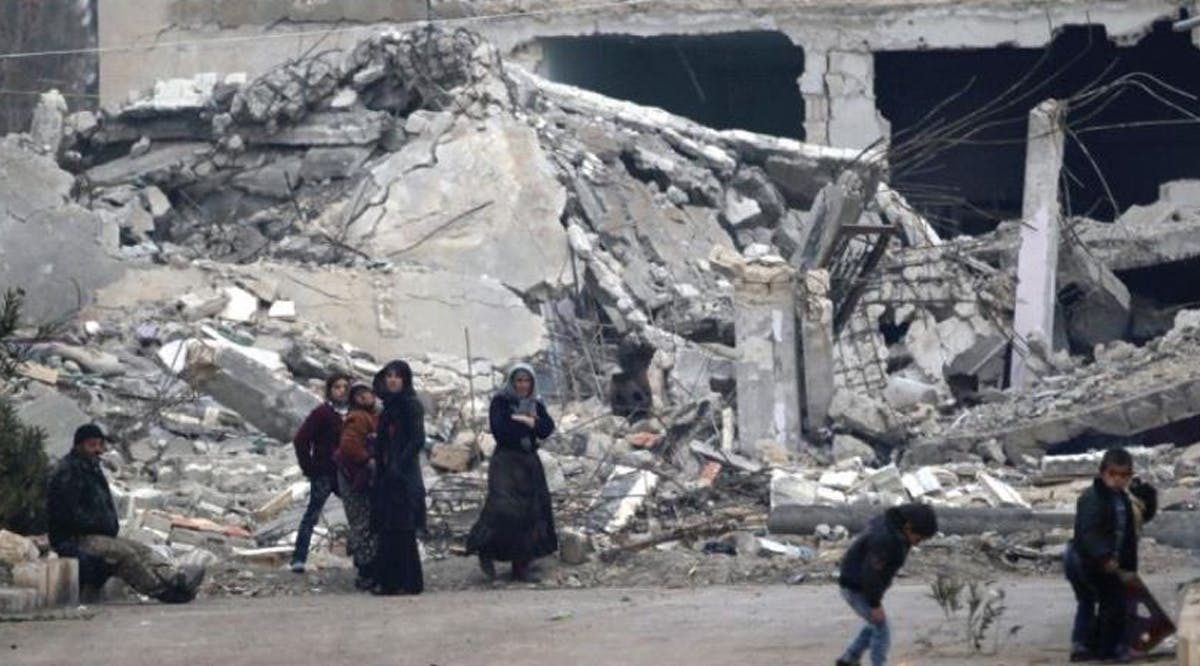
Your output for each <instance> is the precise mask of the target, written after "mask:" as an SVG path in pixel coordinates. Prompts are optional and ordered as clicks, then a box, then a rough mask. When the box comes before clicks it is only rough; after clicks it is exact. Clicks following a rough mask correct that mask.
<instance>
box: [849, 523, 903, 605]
mask: <svg viewBox="0 0 1200 666" xmlns="http://www.w3.org/2000/svg"><path fill="white" fill-rule="evenodd" d="M903 526H904V517H903V516H902V515H901V514H900V511H899V510H898V509H896V508H891V509H888V510H887V511H885V512H884V514H883V515H882V516H879V517H877V518H875V519H874V520H872V521H871V524H870V525H869V526H868V527H867V531H866V532H864V533H863V534H861V535H859V537H858V538H857V539H855V540H854V543H853V544H851V545H850V549H849V550H847V551H846V554H845V556H843V557H842V569H841V574H840V575H839V576H838V584H839V585H841V586H842V587H844V588H846V589H848V590H851V591H854V592H858V593H859V594H861V595H863V597H864V598H865V599H866V600H867V603H868V604H870V605H871V608H878V607H879V606H880V604H881V603H882V602H883V593H884V592H886V591H887V589H888V588H889V587H891V585H892V579H893V578H895V577H896V572H897V571H899V570H900V567H902V566H904V560H906V559H907V558H908V550H909V548H910V546H909V543H908V539H906V538H905V537H904V532H902V531H901V530H902V528H903Z"/></svg>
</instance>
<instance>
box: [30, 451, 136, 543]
mask: <svg viewBox="0 0 1200 666" xmlns="http://www.w3.org/2000/svg"><path fill="white" fill-rule="evenodd" d="M46 503H47V509H48V513H49V516H48V521H49V531H50V545H51V546H52V547H53V548H54V550H55V551H56V552H58V553H59V554H60V555H63V556H67V557H75V556H77V550H76V548H77V541H78V539H79V537H81V536H85V535H88V534H101V535H104V536H110V537H115V536H117V530H119V529H120V525H119V524H118V523H117V508H116V506H114V505H113V500H112V494H111V493H109V490H108V480H107V479H105V478H104V473H103V472H101V471H100V461H99V460H98V459H96V458H90V457H88V456H85V455H82V454H80V453H77V452H75V451H72V452H71V453H68V454H67V455H65V456H63V458H62V460H59V461H58V463H56V464H55V465H54V468H53V469H52V470H51V471H50V479H49V483H48V486H47V493H46Z"/></svg>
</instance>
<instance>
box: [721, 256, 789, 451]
mask: <svg viewBox="0 0 1200 666" xmlns="http://www.w3.org/2000/svg"><path fill="white" fill-rule="evenodd" d="M776 261H777V263H768V262H766V261H756V262H750V263H747V264H746V265H745V266H744V267H743V268H742V270H741V271H740V273H739V275H738V276H737V278H736V284H735V288H734V293H735V296H734V310H735V329H736V330H737V351H738V357H739V358H738V363H737V397H738V412H737V413H738V444H739V445H738V450H739V451H740V452H741V453H744V454H750V455H752V456H756V455H759V454H760V451H761V450H762V449H763V448H764V447H770V446H779V447H783V448H784V449H793V448H796V447H797V446H799V443H800V441H801V439H800V387H799V375H798V374H797V362H796V354H797V350H798V349H797V348H798V344H797V339H796V302H795V299H796V286H795V279H796V278H795V273H794V272H793V271H792V270H791V269H790V268H788V266H787V265H785V264H784V263H783V261H782V260H780V259H777V260H776Z"/></svg>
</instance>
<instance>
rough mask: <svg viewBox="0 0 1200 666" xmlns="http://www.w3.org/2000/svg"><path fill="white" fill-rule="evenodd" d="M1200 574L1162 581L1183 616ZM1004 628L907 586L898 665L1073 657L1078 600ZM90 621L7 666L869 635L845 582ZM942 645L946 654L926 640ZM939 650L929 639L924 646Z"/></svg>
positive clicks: (280, 604)
mask: <svg viewBox="0 0 1200 666" xmlns="http://www.w3.org/2000/svg"><path fill="white" fill-rule="evenodd" d="M1191 573H1192V572H1187V575H1185V573H1183V572H1176V573H1175V574H1172V575H1171V576H1169V577H1165V578H1156V579H1153V580H1152V582H1151V586H1152V587H1153V588H1154V589H1155V592H1156V594H1158V596H1159V599H1160V600H1161V601H1162V602H1163V604H1164V605H1166V606H1167V607H1168V608H1169V609H1171V610H1172V612H1173V611H1174V609H1175V607H1176V603H1177V602H1176V594H1175V585H1176V583H1177V582H1178V581H1182V580H1186V579H1188V578H1189V577H1190V574H1191ZM1004 586H1005V588H1006V589H1007V595H1008V607H1007V612H1006V614H1005V617H1004V618H1003V620H1002V621H1001V623H1000V626H1001V627H1002V631H1003V632H1004V633H1007V630H1008V628H1010V627H1011V626H1012V625H1014V624H1019V625H1021V626H1022V628H1021V630H1020V631H1019V632H1018V633H1017V634H1016V638H1015V639H1014V640H1011V641H1009V642H1008V643H1007V644H1005V645H1003V646H1002V647H1001V649H1000V650H999V652H998V653H997V654H995V655H991V656H971V657H968V656H967V655H966V653H965V651H964V650H965V647H964V646H965V642H964V641H963V640H961V639H959V638H957V637H955V636H953V635H951V634H950V632H951V631H952V629H957V628H958V627H960V626H961V624H962V622H961V621H956V622H954V623H953V624H952V625H948V624H947V623H946V621H945V620H944V619H943V616H942V612H941V610H940V609H939V608H938V607H937V606H936V605H935V604H934V602H933V601H931V600H930V599H929V598H928V597H927V591H928V588H927V587H926V586H925V585H922V584H918V583H916V582H905V583H904V584H901V585H899V586H897V588H896V589H894V590H893V591H892V593H891V594H890V595H889V597H888V598H887V600H886V601H885V607H886V608H888V609H889V610H890V612H891V614H892V623H893V634H894V638H893V641H894V643H893V645H894V649H893V662H892V663H894V664H900V665H903V664H909V665H913V664H929V663H934V664H966V663H970V664H984V665H988V666H999V665H1001V664H1005V665H1015V664H1058V663H1065V662H1066V647H1065V643H1066V636H1067V631H1068V627H1069V622H1070V613H1071V611H1072V608H1073V606H1072V598H1071V596H1070V591H1069V590H1068V588H1067V586H1066V585H1065V583H1063V582H1060V581H1059V580H1058V579H1025V580H1020V581H1008V582H1005V583H1004ZM95 610H97V611H98V613H97V615H96V616H95V617H94V618H92V619H91V620H86V621H85V620H55V621H41V622H23V623H0V663H3V664H6V665H12V666H16V665H18V664H21V665H24V664H54V665H58V664H68V663H69V664H121V665H122V666H140V665H143V664H144V665H149V664H156V665H157V664H221V665H222V666H234V665H238V664H256V665H258V664H350V663H354V664H420V665H425V664H437V665H438V666H449V665H454V666H464V665H471V664H489V665H490V664H508V665H513V666H516V665H532V664H555V665H567V664H622V665H629V664H651V665H654V666H666V665H669V664H687V665H688V666H703V665H706V664H713V665H717V664H720V665H726V664H738V665H739V666H750V665H753V664H805V665H809V664H831V663H833V660H834V658H835V657H836V655H837V653H838V652H839V650H840V648H841V646H842V643H843V642H844V641H845V640H847V639H848V638H849V636H850V635H851V633H852V632H854V631H856V630H857V628H858V622H857V620H856V619H855V618H854V617H853V616H852V615H851V613H850V611H849V610H848V609H847V608H846V607H845V605H844V604H843V603H842V602H841V600H840V598H839V597H838V594H837V590H836V588H835V587H834V586H832V585H820V586H800V587H785V586H763V587H708V588H702V589H696V590H686V589H678V590H659V589H628V590H622V589H589V590H580V591H538V590H527V589H516V588H511V589H499V590H489V591H468V592H454V593H440V594H439V593H435V594H429V595H425V596H422V597H419V598H406V597H396V598H374V597H369V596H350V595H327V596H313V597H303V598H300V597H274V598H267V599H247V600H240V599H220V600H200V601H198V602H196V603H193V604H191V605H187V606H163V605H157V604H146V605H109V606H105V607H101V608H97V609H95ZM930 638H932V642H933V644H934V648H933V649H932V650H931V649H930V648H929V647H928V645H923V643H925V641H926V640H928V639H930ZM923 639H924V640H923Z"/></svg>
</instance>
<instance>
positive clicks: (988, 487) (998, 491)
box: [976, 472, 1030, 509]
mask: <svg viewBox="0 0 1200 666" xmlns="http://www.w3.org/2000/svg"><path fill="white" fill-rule="evenodd" d="M976 478H977V479H978V480H979V485H980V487H981V488H982V489H983V492H984V494H985V496H986V498H987V500H988V503H989V504H991V505H992V506H1008V507H1021V508H1025V509H1028V508H1030V506H1029V502H1026V501H1025V498H1024V497H1021V493H1019V492H1017V491H1016V489H1015V488H1013V487H1012V486H1010V485H1008V484H1007V483H1005V482H1003V481H1001V480H1000V479H997V478H996V477H994V476H992V475H991V474H988V473H987V472H980V473H979V475H978V476H977V477H976Z"/></svg>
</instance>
